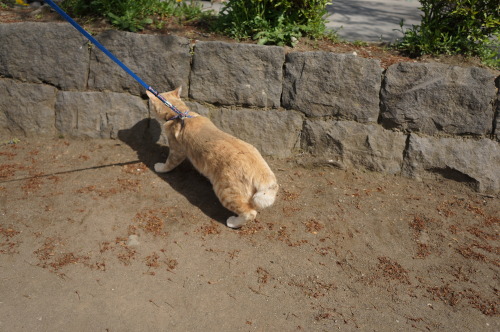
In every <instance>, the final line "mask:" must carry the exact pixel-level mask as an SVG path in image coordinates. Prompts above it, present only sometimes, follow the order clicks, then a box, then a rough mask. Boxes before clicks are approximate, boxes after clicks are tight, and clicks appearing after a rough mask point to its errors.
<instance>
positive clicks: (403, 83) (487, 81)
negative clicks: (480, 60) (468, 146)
mask: <svg viewBox="0 0 500 332" xmlns="http://www.w3.org/2000/svg"><path fill="white" fill-rule="evenodd" d="M495 98H496V87H495V75H494V74H493V73H492V72H491V71H489V70H487V69H482V68H476V67H468V68H462V67H457V66H450V65H444V64H438V63H409V62H401V63H398V64H395V65H392V66H390V67H389V68H388V69H387V72H386V76H385V80H384V84H383V86H382V90H381V105H382V113H381V121H382V124H383V125H384V126H385V127H389V128H398V129H401V130H405V131H409V132H421V133H425V134H429V135H434V134H436V133H438V132H444V133H447V134H459V135H461V134H476V135H485V134H489V133H491V130H492V123H493V116H494V115H493V111H494V110H493V102H494V99H495Z"/></svg>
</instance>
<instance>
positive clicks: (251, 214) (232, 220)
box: [226, 210, 257, 228]
mask: <svg viewBox="0 0 500 332" xmlns="http://www.w3.org/2000/svg"><path fill="white" fill-rule="evenodd" d="M256 216H257V211H255V210H250V211H248V212H245V213H241V214H239V215H238V216H231V217H229V218H227V221H226V224H227V227H231V228H240V227H241V226H243V225H244V224H245V223H246V222H247V221H251V220H254V219H255V217H256Z"/></svg>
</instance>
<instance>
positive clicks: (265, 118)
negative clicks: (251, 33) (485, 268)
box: [0, 23, 500, 193]
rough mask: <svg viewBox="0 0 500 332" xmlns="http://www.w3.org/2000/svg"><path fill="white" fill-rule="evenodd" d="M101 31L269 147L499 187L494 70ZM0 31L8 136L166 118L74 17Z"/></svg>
mask: <svg viewBox="0 0 500 332" xmlns="http://www.w3.org/2000/svg"><path fill="white" fill-rule="evenodd" d="M96 38H97V39H98V40H99V41H100V42H101V43H102V44H104V45H105V46H106V47H107V48H108V49H109V50H110V51H111V52H112V53H113V54H115V55H116V56H117V57H118V58H119V59H120V60H121V61H122V62H123V63H125V64H126V65H127V66H128V67H130V68H131V69H132V70H133V71H134V72H136V73H137V74H138V75H139V76H140V77H141V78H142V79H143V80H144V81H145V82H147V83H149V84H152V85H153V87H154V88H155V89H157V90H160V91H167V90H171V89H173V88H175V87H177V86H180V85H182V86H183V88H184V89H183V96H184V97H185V98H186V99H188V100H189V105H190V106H191V108H192V109H193V110H196V111H197V112H199V113H202V114H204V115H206V116H208V117H210V118H211V119H212V120H213V121H214V123H215V124H216V125H217V126H219V127H220V128H222V129H223V130H225V131H227V132H229V133H232V134H234V135H235V136H238V137H240V138H242V139H244V140H246V141H248V142H250V143H252V144H254V145H255V146H256V147H257V148H258V149H259V150H260V151H261V152H262V153H263V154H264V155H268V156H276V157H280V158H283V157H295V158H305V159H307V160H308V161H313V162H315V163H320V164H331V165H334V166H336V167H341V168H349V167H356V168H365V169H368V170H373V171H378V172H384V173H389V174H401V175H404V176H409V177H414V178H420V177H428V176H435V175H439V176H445V177H449V178H453V179H455V180H459V181H465V182H468V183H470V184H471V185H472V186H473V187H474V188H475V189H477V190H478V191H481V192H490V193H498V192H500V140H499V137H500V115H499V113H500V95H499V92H498V85H499V83H500V79H499V73H498V72H495V71H491V70H487V69H483V68H475V67H471V68H462V67H456V66H449V65H444V64H437V63H408V62H407V63H399V64H395V65H392V66H391V67H389V68H388V69H387V70H383V68H382V67H381V66H380V63H379V62H378V61H377V60H371V59H365V58H360V57H357V56H355V55H348V54H334V53H329V52H303V53H299V52H291V53H288V54H287V53H286V52H285V49H284V48H281V47H274V46H257V45H249V44H229V43H223V42H196V43H195V44H194V45H192V44H191V43H190V42H189V40H187V39H185V38H179V37H175V36H155V35H141V34H133V33H127V32H119V31H106V32H104V33H101V34H99V35H98V36H96ZM0 42H1V44H2V47H1V48H0V138H2V140H7V139H10V138H13V137H19V136H35V135H43V136H58V135H64V136H66V137H75V138H76V137H93V138H116V137H118V135H119V134H120V132H127V131H130V130H131V128H134V127H140V128H143V130H146V131H149V132H152V131H153V129H154V128H156V129H155V130H156V131H157V132H158V130H157V128H158V125H157V124H155V121H156V120H150V119H149V116H150V114H149V109H148V104H147V101H146V97H145V92H144V89H143V88H142V87H141V86H140V85H139V84H138V83H137V82H135V81H134V80H133V79H132V78H131V77H130V76H128V75H127V74H126V73H125V72H124V71H123V70H122V69H120V68H119V67H118V66H117V65H116V64H114V63H113V62H112V61H111V60H110V59H108V58H107V57H106V56H105V55H104V54H103V53H102V52H101V51H100V50H98V49H96V48H93V47H91V46H90V45H89V43H88V42H87V40H86V39H85V38H84V37H83V36H81V35H80V34H79V33H78V32H77V31H76V30H75V29H74V28H73V27H71V26H70V25H69V24H66V23H11V24H1V25H0ZM144 119H148V120H146V122H147V123H148V124H149V125H146V126H136V125H137V124H138V123H144ZM156 136H158V135H156ZM156 138H157V137H156Z"/></svg>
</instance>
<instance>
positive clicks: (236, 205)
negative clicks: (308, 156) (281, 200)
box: [147, 87, 278, 228]
mask: <svg viewBox="0 0 500 332" xmlns="http://www.w3.org/2000/svg"><path fill="white" fill-rule="evenodd" d="M147 93H148V96H149V98H150V102H151V104H152V108H153V110H154V111H155V112H156V116H157V118H158V119H159V120H160V121H166V120H168V119H170V118H172V117H173V116H175V115H176V114H175V113H174V112H173V111H172V110H171V109H170V108H168V107H167V106H165V105H164V104H163V103H162V102H161V101H160V100H159V99H158V98H157V97H156V96H154V95H153V94H152V93H150V92H149V91H148V92H147ZM161 95H162V96H163V97H165V99H167V100H168V101H169V102H170V103H171V104H173V105H174V106H175V107H176V108H177V109H179V110H180V111H182V112H186V111H188V110H189V109H188V107H187V106H186V104H185V103H184V102H183V101H182V100H181V98H180V95H181V87H179V88H177V89H176V90H174V91H170V92H165V93H162V94H161ZM189 115H190V116H192V118H186V119H184V120H183V121H184V123H182V121H181V120H180V119H175V120H170V121H166V122H165V123H164V128H165V132H166V134H167V138H168V144H169V148H170V153H169V155H168V158H167V161H166V162H165V163H157V164H155V166H154V168H155V171H156V172H158V173H163V172H169V171H171V170H173V169H174V168H175V167H177V166H178V165H179V164H180V163H181V162H182V161H183V160H184V159H186V158H188V159H189V160H190V161H191V163H192V164H193V166H194V167H195V168H196V169H197V170H198V171H199V172H200V173H201V174H203V175H205V176H206V177H207V178H208V179H209V180H210V182H211V183H212V185H213V189H214V191H215V194H216V195H217V197H218V198H219V200H220V202H221V203H222V205H223V206H224V207H226V208H227V209H228V210H230V211H232V212H234V213H236V214H237V216H231V217H229V218H228V219H227V225H228V226H229V227H231V228H239V227H241V226H242V225H243V224H244V223H245V222H247V221H250V220H253V219H255V216H256V215H257V211H256V210H257V209H263V208H266V207H268V206H271V205H272V204H273V203H274V200H275V198H276V193H277V191H278V184H277V182H276V177H275V176H274V174H273V172H272V171H271V169H270V168H269V166H268V165H267V163H266V162H265V160H264V159H263V158H262V156H261V155H260V153H259V151H257V149H256V148H255V147H253V146H252V145H250V144H248V143H246V142H243V141H242V140H239V139H237V138H236V137H233V136H231V135H229V134H227V133H225V132H223V131H221V130H219V129H218V128H217V127H216V126H215V125H214V124H213V123H212V121H210V120H209V119H208V118H206V117H204V116H201V115H199V114H197V113H195V112H191V111H190V112H189Z"/></svg>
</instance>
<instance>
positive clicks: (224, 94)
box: [189, 42, 285, 107]
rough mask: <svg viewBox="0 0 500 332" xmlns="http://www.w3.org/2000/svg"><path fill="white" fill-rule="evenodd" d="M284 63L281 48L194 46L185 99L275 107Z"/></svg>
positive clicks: (204, 43)
mask: <svg viewBox="0 0 500 332" xmlns="http://www.w3.org/2000/svg"><path fill="white" fill-rule="evenodd" d="M284 61H285V50H284V49H283V48H282V47H277V46H262V45H250V44H234V43H223V42H197V43H196V45H195V48H194V57H193V65H192V71H191V77H190V81H191V87H190V90H189V95H190V97H191V98H193V99H195V100H198V101H205V102H209V103H213V104H223V105H246V106H259V107H279V105H280V98H281V87H282V79H283V63H284Z"/></svg>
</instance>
